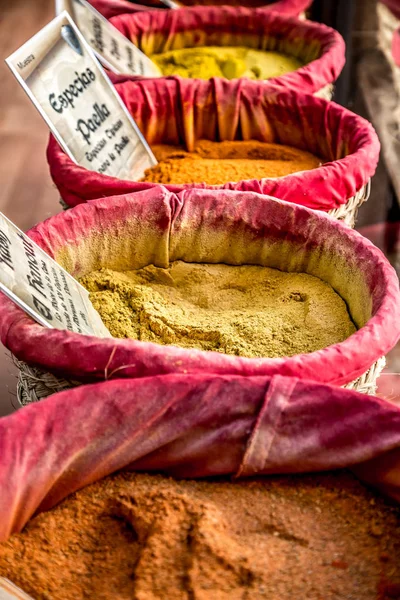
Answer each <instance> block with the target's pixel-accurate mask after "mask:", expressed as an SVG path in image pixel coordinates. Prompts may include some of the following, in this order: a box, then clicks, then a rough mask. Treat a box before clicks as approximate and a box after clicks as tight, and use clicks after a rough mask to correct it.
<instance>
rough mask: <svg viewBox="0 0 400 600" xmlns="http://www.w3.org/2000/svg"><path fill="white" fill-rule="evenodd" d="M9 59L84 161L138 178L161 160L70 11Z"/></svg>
mask: <svg viewBox="0 0 400 600" xmlns="http://www.w3.org/2000/svg"><path fill="white" fill-rule="evenodd" d="M6 62H7V64H8V66H9V67H10V68H11V70H12V71H13V73H14V75H15V76H16V77H17V79H18V81H19V82H20V84H21V85H22V86H23V88H24V89H25V91H26V92H27V94H28V96H29V97H30V98H31V100H32V101H33V103H34V104H35V106H36V108H37V109H38V110H39V112H40V113H41V114H42V116H43V117H44V119H45V120H46V122H47V124H48V125H49V127H50V129H51V131H52V132H53V134H54V136H55V137H56V138H57V140H58V142H59V144H60V145H61V146H62V148H63V149H64V150H65V151H66V152H67V154H68V155H69V156H70V158H72V160H74V161H75V162H77V163H78V164H79V165H82V166H83V167H86V168H87V169H90V170H91V171H97V172H98V173H104V174H106V175H110V176H113V177H118V178H120V179H132V180H138V179H141V178H142V177H143V175H144V171H145V170H146V169H148V168H149V167H152V166H154V165H155V164H157V161H156V159H155V157H154V155H153V153H152V152H151V150H150V147H149V145H148V144H147V142H146V140H145V139H144V137H143V135H142V134H141V132H140V131H139V128H138V127H137V125H136V123H135V122H134V121H133V119H132V117H131V116H130V115H129V113H128V111H127V109H126V107H125V105H124V104H123V102H122V101H121V99H120V97H119V96H118V94H117V92H116V91H115V89H114V87H113V85H112V84H111V82H110V80H109V79H108V77H107V75H106V74H105V72H104V70H103V68H102V67H101V65H100V63H99V62H98V60H97V59H96V57H95V55H94V53H93V51H92V50H91V48H90V47H89V45H88V44H87V43H86V42H85V40H84V38H83V36H82V35H81V33H80V32H79V30H78V29H77V27H76V25H75V24H74V22H73V21H72V19H71V17H70V16H69V15H68V13H66V12H63V13H62V14H61V15H59V16H58V17H56V18H55V19H54V20H53V21H51V22H50V23H49V24H48V25H46V27H44V28H43V29H42V30H41V31H39V33H37V34H36V35H35V36H34V37H33V38H32V39H30V40H29V41H28V42H26V44H24V45H23V46H21V48H19V50H17V51H16V52H14V54H12V55H11V56H10V57H9V58H8V59H7V60H6Z"/></svg>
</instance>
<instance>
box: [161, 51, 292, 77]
mask: <svg viewBox="0 0 400 600" xmlns="http://www.w3.org/2000/svg"><path fill="white" fill-rule="evenodd" d="M150 58H151V60H152V61H154V62H155V63H156V64H157V65H158V67H159V68H160V69H161V72H162V74H163V75H180V76H181V77H189V78H195V77H196V78H200V79H210V78H211V77H225V79H237V78H239V77H247V78H249V79H270V78H271V77H279V76H280V75H284V74H285V73H290V72H291V71H295V70H296V69H299V68H300V67H302V66H304V65H303V63H302V62H301V61H300V60H299V59H298V58H295V57H294V56H288V55H287V54H283V53H282V52H272V51H265V50H256V49H254V48H246V47H244V46H200V47H195V48H180V49H177V50H170V51H168V52H163V53H161V54H152V55H151V56H150Z"/></svg>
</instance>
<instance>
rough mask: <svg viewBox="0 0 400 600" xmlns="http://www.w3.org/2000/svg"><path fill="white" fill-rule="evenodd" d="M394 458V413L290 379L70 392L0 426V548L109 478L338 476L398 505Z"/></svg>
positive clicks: (398, 415) (137, 383) (219, 379)
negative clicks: (364, 483) (352, 475)
mask: <svg viewBox="0 0 400 600" xmlns="http://www.w3.org/2000/svg"><path fill="white" fill-rule="evenodd" d="M316 415H318V418H316ZM399 449H400V410H399V408H398V407H396V406H394V405H391V404H389V403H388V402H385V401H383V400H382V399H379V398H374V397H372V396H363V395H361V394H358V393H357V392H353V391H348V390H343V389H340V388H335V387H331V386H326V385H321V384H316V383H314V382H310V381H301V380H299V379H296V378H288V377H281V376H275V377H272V378H263V377H233V376H215V375H208V374H199V375H186V376H177V375H166V376H161V377H148V378H144V379H140V380H132V379H131V380H125V381H121V380H119V381H110V382H104V383H98V384H94V385H87V386H81V387H79V388H75V389H73V390H68V391H64V392H60V393H58V394H54V395H53V396H51V397H49V398H47V399H46V400H43V401H42V402H39V403H36V404H33V405H30V406H29V407H25V408H23V409H21V410H19V411H17V412H16V413H14V414H13V415H10V416H8V417H4V418H2V419H0V453H1V456H2V461H1V464H0V489H1V492H2V493H1V494H0V514H1V519H0V542H2V541H4V540H6V539H7V538H8V537H9V536H10V535H11V534H12V533H14V532H17V531H20V530H21V529H22V528H23V527H24V525H25V524H26V523H27V522H28V520H29V519H30V518H31V517H32V516H33V515H34V514H35V513H37V512H41V511H44V510H48V509H50V508H51V507H52V506H54V505H55V504H57V503H58V502H60V501H61V500H63V499H64V498H65V497H66V496H68V495H69V494H71V493H73V492H74V491H76V490H78V489H80V488H82V487H84V486H86V485H89V484H90V483H93V482H95V481H97V480H99V479H102V478H103V477H106V476H107V475H109V474H111V473H113V472H115V471H117V470H120V469H125V470H130V471H149V472H151V471H158V472H164V473H168V474H172V475H174V476H177V477H189V478H196V477H205V476H215V475H235V476H236V477H238V476H241V477H243V476H249V475H250V476H252V475H263V474H264V475H265V474H285V473H302V472H315V471H324V470H332V469H338V468H344V467H350V468H352V469H353V470H354V471H355V472H356V474H357V475H359V476H360V475H361V476H362V477H364V476H365V478H366V479H367V480H368V481H370V482H372V483H373V484H375V485H377V486H378V487H380V488H381V490H382V491H383V492H384V493H388V494H391V495H392V496H393V497H394V498H395V499H396V500H398V501H399V500H400V475H399V473H400V470H399V469H400V451H399Z"/></svg>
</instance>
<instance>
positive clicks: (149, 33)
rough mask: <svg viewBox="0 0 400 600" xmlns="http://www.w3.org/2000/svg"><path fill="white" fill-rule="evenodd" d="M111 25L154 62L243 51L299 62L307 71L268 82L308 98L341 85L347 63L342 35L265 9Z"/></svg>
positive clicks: (157, 15) (148, 17)
mask: <svg viewBox="0 0 400 600" xmlns="http://www.w3.org/2000/svg"><path fill="white" fill-rule="evenodd" d="M111 23H112V24H113V25H114V26H115V27H116V28H117V29H119V31H121V33H123V34H124V35H125V36H126V37H127V38H128V39H130V40H131V41H132V42H133V43H134V44H135V45H136V46H138V48H140V50H142V51H143V52H144V53H145V54H147V55H149V56H150V55H152V54H158V53H161V52H167V51H169V50H174V49H177V48H186V47H194V46H238V45H239V46H240V45H241V46H247V47H250V48H257V49H260V50H275V51H278V52H283V53H285V54H289V55H291V56H296V57H297V58H299V59H300V60H301V61H303V62H304V63H305V66H304V67H301V68H300V69H297V70H296V71H293V72H292V73H287V74H285V75H281V76H279V77H273V78H271V79H269V80H268V82H269V83H270V84H277V85H282V86H284V87H285V88H287V89H292V90H296V91H301V92H304V93H308V94H315V93H317V92H320V91H321V90H322V89H323V88H324V87H325V86H327V85H328V84H331V83H333V82H334V81H336V79H337V78H338V76H339V75H340V72H341V70H342V68H343V66H344V63H345V43H344V40H343V38H342V36H341V35H340V34H339V33H338V32H337V31H335V30H334V29H331V28H330V27H327V26H326V25H323V24H321V23H314V22H312V21H301V20H299V19H297V18H294V17H288V16H287V15H285V14H282V13H278V12H275V11H272V10H266V9H265V8H245V7H232V6H222V7H221V6H219V7H218V6H192V7H190V8H186V9H185V10H157V11H154V10H152V11H145V12H137V13H135V14H125V15H118V16H115V17H113V18H112V19H111ZM191 81H192V82H193V81H194V80H193V79H192V80H191Z"/></svg>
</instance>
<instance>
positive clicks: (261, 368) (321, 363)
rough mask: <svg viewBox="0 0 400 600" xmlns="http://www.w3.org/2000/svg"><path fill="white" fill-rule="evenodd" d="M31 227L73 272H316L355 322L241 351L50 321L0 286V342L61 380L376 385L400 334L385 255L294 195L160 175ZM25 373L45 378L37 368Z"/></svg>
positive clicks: (394, 284)
mask: <svg viewBox="0 0 400 600" xmlns="http://www.w3.org/2000/svg"><path fill="white" fill-rule="evenodd" d="M29 235H30V236H31V238H32V239H33V240H34V241H35V242H36V243H38V244H39V246H41V247H42V248H43V249H44V250H45V251H46V252H48V254H49V255H50V256H52V257H53V258H55V260H56V261H57V262H58V263H59V264H61V265H62V266H63V267H64V268H65V269H66V270H67V271H68V272H70V273H71V274H72V275H73V276H74V277H76V278H82V277H84V276H85V275H89V274H90V273H92V272H94V271H98V270H99V269H102V268H103V269H110V270H114V271H119V272H121V271H129V270H133V269H141V268H142V267H145V266H147V265H154V266H155V267H160V268H167V267H168V266H169V264H170V263H173V262H175V261H183V262H185V263H193V264H197V263H213V264H216V265H218V264H220V265H222V264H224V265H259V266H264V267H272V268H274V269H279V270H280V271H283V272H286V273H305V274H309V275H313V276H315V277H318V278H319V279H321V280H322V281H323V282H326V283H328V284H329V285H330V286H331V287H332V288H333V290H335V291H336V292H337V294H339V296H340V297H341V298H342V299H343V300H344V302H345V303H346V305H347V310H348V311H349V315H350V317H351V320H352V322H353V324H354V326H355V328H356V329H357V331H356V332H355V333H353V334H352V335H350V337H348V338H347V339H345V340H344V341H342V342H340V343H336V344H333V345H328V347H325V348H323V349H321V350H318V351H313V352H309V353H303V354H299V353H297V354H296V353H295V354H294V355H293V356H290V357H289V356H286V357H282V355H281V357H280V358H266V357H258V358H245V357H243V356H238V355H228V354H224V353H222V352H211V351H206V350H201V349H196V348H193V347H192V348H187V347H178V346H175V345H173V343H172V344H171V343H168V345H161V344H160V343H154V342H144V341H137V340H134V339H100V338H94V337H88V336H83V335H79V334H75V333H72V332H69V331H58V330H55V329H53V330H48V329H45V328H43V327H42V326H40V325H38V324H36V323H34V322H33V321H32V320H31V319H30V318H29V317H28V316H27V315H25V313H23V312H22V311H21V310H20V309H19V308H18V307H17V306H15V305H14V304H13V303H12V302H11V301H10V300H8V299H7V298H5V297H0V334H1V341H2V343H3V344H4V345H5V346H6V347H7V348H8V349H9V350H10V351H11V352H12V353H13V354H14V355H15V356H16V357H17V359H18V360H20V361H24V362H25V363H28V364H29V365H31V366H34V367H37V368H39V369H41V370H42V371H44V372H46V373H49V372H50V373H53V374H54V375H56V376H57V377H58V378H60V379H61V378H65V379H67V380H73V381H77V382H82V381H93V380H104V379H109V378H111V377H117V378H132V377H135V378H136V377H150V376H154V375H161V374H166V373H181V374H189V373H193V374H196V373H214V374H229V375H246V376H255V375H257V376H272V375H275V374H282V375H288V376H295V377H299V378H305V379H315V380H316V381H319V382H323V383H332V384H335V385H338V386H341V385H347V386H350V387H354V388H355V389H357V390H363V391H365V392H370V393H373V391H374V389H375V381H376V378H377V376H378V374H379V372H380V370H381V368H382V361H381V360H380V359H381V358H382V357H383V356H384V355H385V354H386V353H387V352H388V351H389V350H390V349H391V348H393V346H394V345H395V344H396V342H397V340H398V339H399V335H400V318H399V317H400V293H399V283H398V278H397V275H396V273H395V271H394V269H393V268H392V267H391V266H390V264H389V262H388V261H387V260H386V258H385V257H384V256H383V254H382V253H381V252H380V251H379V250H378V249H377V248H375V247H374V246H373V245H372V244H371V243H370V242H369V241H368V240H366V239H364V238H363V237H362V236H361V235H360V234H358V233H357V232H354V231H353V230H351V229H349V228H348V227H346V226H344V225H342V224H341V223H339V222H337V221H334V220H333V219H331V218H329V217H327V216H325V215H323V214H320V213H318V212H316V211H312V210H309V209H306V208H304V207H301V206H298V205H295V204H289V203H285V202H281V201H277V200H276V199H272V198H268V197H265V196H261V195H258V194H250V193H241V192H234V191H224V192H220V193H218V194H216V193H215V192H213V191H209V190H198V189H192V190H185V191H183V192H181V193H179V194H174V193H171V192H168V191H167V190H166V189H165V188H162V187H161V186H158V187H155V188H154V189H152V190H148V191H145V192H140V193H137V194H131V195H126V196H118V197H115V198H107V199H100V200H96V201H93V202H90V203H88V204H86V205H81V206H78V207H76V208H74V209H72V210H71V211H66V212H65V213H62V214H59V215H56V216H54V217H52V218H50V219H49V220H47V221H45V222H44V223H42V224H40V225H38V226H37V227H35V228H34V229H32V230H31V231H30V232H29ZM292 300H293V301H295V300H296V298H294V299H291V300H290V301H292ZM218 301H219V300H218V297H215V303H218ZM116 318H117V317H116ZM288 335H289V334H288ZM42 375H43V374H42ZM42 379H44V382H45V380H46V377H42ZM32 380H33V383H34V385H38V384H40V383H41V377H40V375H38V374H37V373H36V374H35V376H34V377H33V378H32ZM28 401H29V400H28Z"/></svg>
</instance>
